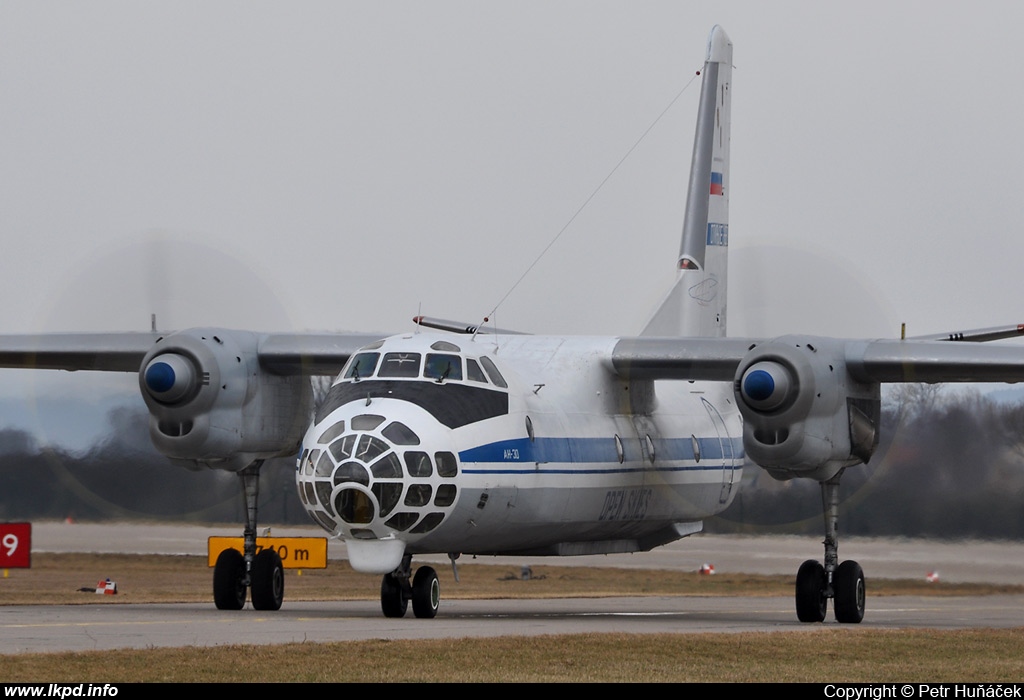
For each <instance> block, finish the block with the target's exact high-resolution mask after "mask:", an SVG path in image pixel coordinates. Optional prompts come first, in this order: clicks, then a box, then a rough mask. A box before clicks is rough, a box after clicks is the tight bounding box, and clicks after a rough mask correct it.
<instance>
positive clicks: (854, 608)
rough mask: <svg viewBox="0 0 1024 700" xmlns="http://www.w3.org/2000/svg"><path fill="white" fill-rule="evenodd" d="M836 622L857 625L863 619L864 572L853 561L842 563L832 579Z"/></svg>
mask: <svg viewBox="0 0 1024 700" xmlns="http://www.w3.org/2000/svg"><path fill="white" fill-rule="evenodd" d="M832 588H834V589H835V600H834V601H833V607H834V608H835V614H836V622H847V623H851V624H857V623H858V622H860V621H861V620H863V619H864V601H865V597H866V596H865V591H864V571H863V570H862V569H861V568H860V564H858V563H857V562H855V561H844V562H843V563H842V564H840V565H839V568H837V569H836V573H835V576H833V577H832Z"/></svg>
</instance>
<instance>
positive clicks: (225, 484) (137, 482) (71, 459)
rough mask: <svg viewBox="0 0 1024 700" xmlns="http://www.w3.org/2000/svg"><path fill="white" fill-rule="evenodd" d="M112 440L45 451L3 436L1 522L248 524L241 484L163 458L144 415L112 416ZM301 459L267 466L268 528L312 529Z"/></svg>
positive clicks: (264, 517)
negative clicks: (298, 483) (298, 467)
mask: <svg viewBox="0 0 1024 700" xmlns="http://www.w3.org/2000/svg"><path fill="white" fill-rule="evenodd" d="M108 419H109V423H110V431H109V436H108V437H107V438H106V439H105V440H103V441H102V442H100V443H98V444H96V445H94V446H93V447H92V448H91V449H89V450H88V451H86V452H71V451H67V450H62V449H56V448H50V447H40V446H38V445H37V444H36V442H35V440H34V438H33V437H32V435H31V434H29V433H26V432H23V431H19V430H10V429H8V430H0V485H2V486H0V521H4V520H6V521H12V520H31V519H60V520H63V519H65V518H71V519H74V520H111V519H154V520H160V519H165V520H166V519H170V520H176V521H194V522H236V523H239V524H240V523H242V522H244V520H245V509H244V504H243V501H242V495H241V494H242V490H241V484H240V480H239V478H238V477H237V476H236V475H234V474H231V473H226V472H223V471H218V470H210V469H200V470H197V471H190V470H189V469H185V468H182V466H181V464H180V463H178V462H174V461H171V460H170V459H167V458H166V457H164V456H163V455H161V454H159V453H158V452H157V451H156V449H155V448H154V447H153V445H152V443H151V442H150V440H149V426H148V420H149V418H148V414H147V413H146V411H145V409H144V408H138V409H135V408H128V407H123V408H118V409H115V410H113V411H111V412H110V415H109V416H108ZM294 465H295V461H294V459H280V460H274V461H271V462H267V463H266V464H264V467H263V469H262V471H261V477H260V521H261V522H268V523H269V522H274V523H289V522H290V523H303V524H305V523H306V522H308V518H307V516H306V514H305V511H304V510H303V509H302V505H301V504H300V503H299V500H298V496H297V495H296V491H295V476H294Z"/></svg>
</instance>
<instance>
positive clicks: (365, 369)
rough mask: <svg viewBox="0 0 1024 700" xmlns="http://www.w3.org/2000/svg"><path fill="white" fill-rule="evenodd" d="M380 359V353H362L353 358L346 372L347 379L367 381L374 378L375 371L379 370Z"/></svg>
mask: <svg viewBox="0 0 1024 700" xmlns="http://www.w3.org/2000/svg"><path fill="white" fill-rule="evenodd" d="M379 359H380V353H379V352H361V353H359V354H358V355H356V356H355V357H354V358H352V362H350V363H349V365H348V369H347V370H345V379H366V378H367V377H372V376H373V370H375V369H376V368H377V360H379Z"/></svg>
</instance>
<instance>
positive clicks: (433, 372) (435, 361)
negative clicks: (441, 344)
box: [423, 353, 462, 382]
mask: <svg viewBox="0 0 1024 700" xmlns="http://www.w3.org/2000/svg"><path fill="white" fill-rule="evenodd" d="M423 376H424V377H426V378H427V379H437V380H440V381H442V382H444V381H449V380H454V379H460V380H461V379H462V358H461V357H459V356H458V355H439V354H434V353H427V362H426V364H424V366H423Z"/></svg>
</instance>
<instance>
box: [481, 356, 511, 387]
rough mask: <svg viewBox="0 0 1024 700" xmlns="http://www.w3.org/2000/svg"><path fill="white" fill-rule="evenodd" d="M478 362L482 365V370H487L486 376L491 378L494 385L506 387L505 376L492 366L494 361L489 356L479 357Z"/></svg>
mask: <svg viewBox="0 0 1024 700" xmlns="http://www.w3.org/2000/svg"><path fill="white" fill-rule="evenodd" d="M480 363H481V364H482V365H483V366H484V370H485V371H486V372H487V376H488V377H490V378H491V383H493V384H494V385H495V386H500V387H501V388H502V389H508V384H506V383H505V378H504V377H502V376H501V372H499V371H498V368H497V367H495V366H494V362H492V361H491V358H489V357H481V358H480Z"/></svg>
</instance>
